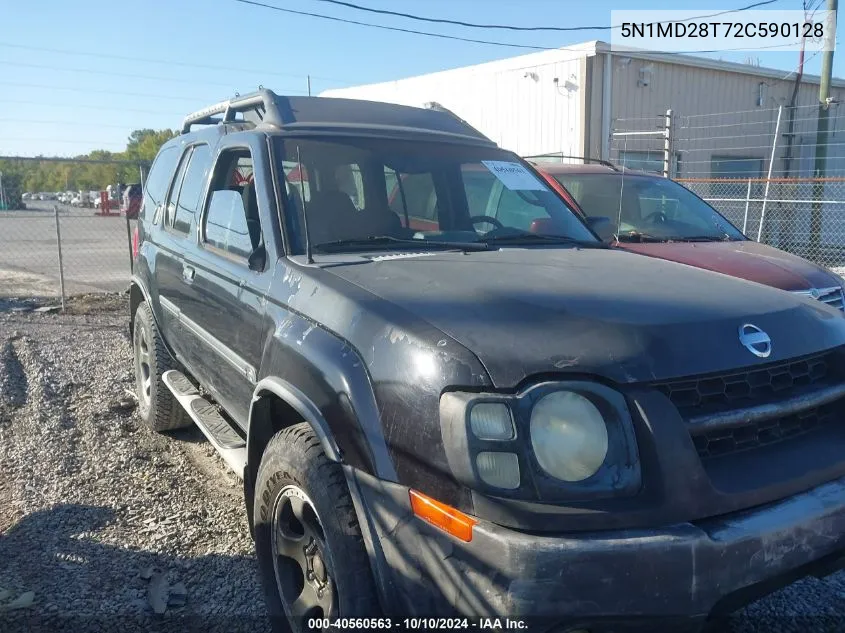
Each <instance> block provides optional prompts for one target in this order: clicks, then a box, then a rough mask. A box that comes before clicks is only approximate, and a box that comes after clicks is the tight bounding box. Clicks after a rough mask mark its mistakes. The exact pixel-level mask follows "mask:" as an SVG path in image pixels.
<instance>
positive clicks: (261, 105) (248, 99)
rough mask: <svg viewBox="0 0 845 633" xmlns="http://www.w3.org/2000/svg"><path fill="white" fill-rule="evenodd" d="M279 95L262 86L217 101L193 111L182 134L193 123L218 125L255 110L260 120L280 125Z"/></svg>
mask: <svg viewBox="0 0 845 633" xmlns="http://www.w3.org/2000/svg"><path fill="white" fill-rule="evenodd" d="M277 98H278V96H277V95H276V93H275V92H273V91H272V90H268V89H267V88H261V89H259V90H258V91H256V92H252V93H250V94H247V95H243V96H241V95H236V96H235V97H233V98H232V99H228V100H226V101H221V102H220V103H215V104H214V105H210V106H208V107H207V108H203V109H202V110H197V111H196V112H192V113H191V114H189V115H188V116H186V117H185V120H184V121H183V122H182V134H187V133H188V132H190V131H191V126H192V125H217V124H218V123H231V122H233V121H235V117H236V116H237V114H238V113H241V114H243V113H246V112H253V113H254V114H255V116H256V117H257V118H258V120H259V121H260V122H262V123H267V124H269V125H276V126H280V125H281V124H282V117H281V115H280V114H279V109H278V107H277V106H276V99H277ZM215 114H222V115H223V117H222V118H215V117H214V115H215Z"/></svg>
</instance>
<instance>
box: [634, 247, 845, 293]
mask: <svg viewBox="0 0 845 633" xmlns="http://www.w3.org/2000/svg"><path fill="white" fill-rule="evenodd" d="M618 246H619V248H624V249H625V250H629V251H634V252H636V253H641V254H643V255H649V256H651V257H659V258H660V259H668V260H669V261H673V262H679V263H681V264H687V265H688V266H695V267H696V268H704V269H706V270H712V271H715V272H717V273H723V274H725V275H730V276H732V277H741V278H742V279H747V280H748V281H754V282H757V283H759V284H765V285H767V286H773V287H775V288H780V289H781V290H792V291H794V290H809V289H811V288H831V287H833V286H838V285H840V283H841V282H840V281H839V280H838V279H836V278H835V277H834V276H833V275H831V274H830V272H829V271H827V270H825V269H824V268H822V267H821V266H816V265H815V264H813V263H811V262H808V261H807V260H806V259H802V258H801V257H797V256H795V255H791V254H790V253H787V252H785V251H781V250H778V249H776V248H772V247H771V246H767V245H765V244H760V243H758V242H752V241H750V240H749V241H742V242H668V243H662V244H648V243H644V244H629V243H623V244H618Z"/></svg>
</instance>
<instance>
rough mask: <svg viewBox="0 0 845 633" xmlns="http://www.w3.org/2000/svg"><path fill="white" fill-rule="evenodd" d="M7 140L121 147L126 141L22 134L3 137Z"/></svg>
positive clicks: (4, 140)
mask: <svg viewBox="0 0 845 633" xmlns="http://www.w3.org/2000/svg"><path fill="white" fill-rule="evenodd" d="M6 141H18V142H20V141H25V142H30V141H49V142H50V143H69V144H75V145H119V146H120V147H125V146H126V143H118V142H117V141H90V140H82V139H79V140H74V139H66V138H65V139H62V138H53V137H46V136H42V137H32V136H20V137H8V136H6V137H3V142H4V143H5V142H6Z"/></svg>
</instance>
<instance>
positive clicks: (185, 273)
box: [182, 265, 197, 283]
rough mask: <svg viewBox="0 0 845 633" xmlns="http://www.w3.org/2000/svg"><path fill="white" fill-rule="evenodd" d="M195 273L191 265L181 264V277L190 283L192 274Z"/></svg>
mask: <svg viewBox="0 0 845 633" xmlns="http://www.w3.org/2000/svg"><path fill="white" fill-rule="evenodd" d="M196 274H197V271H196V270H195V269H194V267H193V266H187V265H185V266H182V279H184V280H185V281H187V282H188V283H191V282H192V281H193V280H194V275H196Z"/></svg>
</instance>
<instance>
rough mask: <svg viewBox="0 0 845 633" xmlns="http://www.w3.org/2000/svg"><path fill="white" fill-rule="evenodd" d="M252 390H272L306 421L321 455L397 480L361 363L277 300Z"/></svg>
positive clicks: (335, 338)
mask: <svg viewBox="0 0 845 633" xmlns="http://www.w3.org/2000/svg"><path fill="white" fill-rule="evenodd" d="M267 310H268V313H269V314H268V316H270V317H271V318H272V320H273V323H275V324H276V326H275V328H274V330H273V332H272V335H271V336H269V337H268V339H267V341H266V343H265V347H264V353H263V358H262V362H261V370H260V380H259V383H258V386H256V395H258V389H259V387H260V386H261V385H263V387H261V388H262V389H266V390H267V392H269V393H273V394H275V395H276V396H278V397H279V398H280V399H282V400H283V401H284V402H286V403H287V404H288V405H289V406H290V407H292V408H293V409H294V410H295V411H296V413H297V414H298V415H299V416H301V418H302V419H304V420H306V421H308V422H309V423H311V425H312V426H313V427H314V431H315V433H317V435H318V436H319V437H320V440H321V442H322V443H323V447H324V450H325V451H326V455H327V456H329V457H330V458H331V459H336V460H337V461H341V462H343V463H344V464H346V465H349V466H351V467H353V468H356V469H360V470H363V471H364V472H366V473H369V474H371V475H374V476H376V477H378V478H380V479H384V480H387V481H397V475H396V467H395V464H394V463H393V460H392V458H391V455H390V452H389V450H388V445H387V441H386V438H385V437H384V433H383V429H382V425H381V421H380V416H379V408H378V405H377V403H376V398H375V394H374V390H373V388H372V383H371V380H370V376H369V374H368V372H367V368H366V365H365V363H364V361H363V360H362V359H361V357H360V356H359V355H358V353H357V351H356V350H355V349H353V348H352V347H351V346H350V345H349V344H348V343H346V342H345V341H344V340H342V339H341V338H339V337H338V336H337V335H335V334H333V333H331V332H329V331H328V330H325V329H323V328H321V327H319V326H317V325H315V324H314V323H313V322H312V321H310V320H309V319H307V318H305V317H304V316H302V315H300V314H298V313H296V312H292V311H289V310H287V309H285V308H283V307H281V306H279V305H268V307H267Z"/></svg>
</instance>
